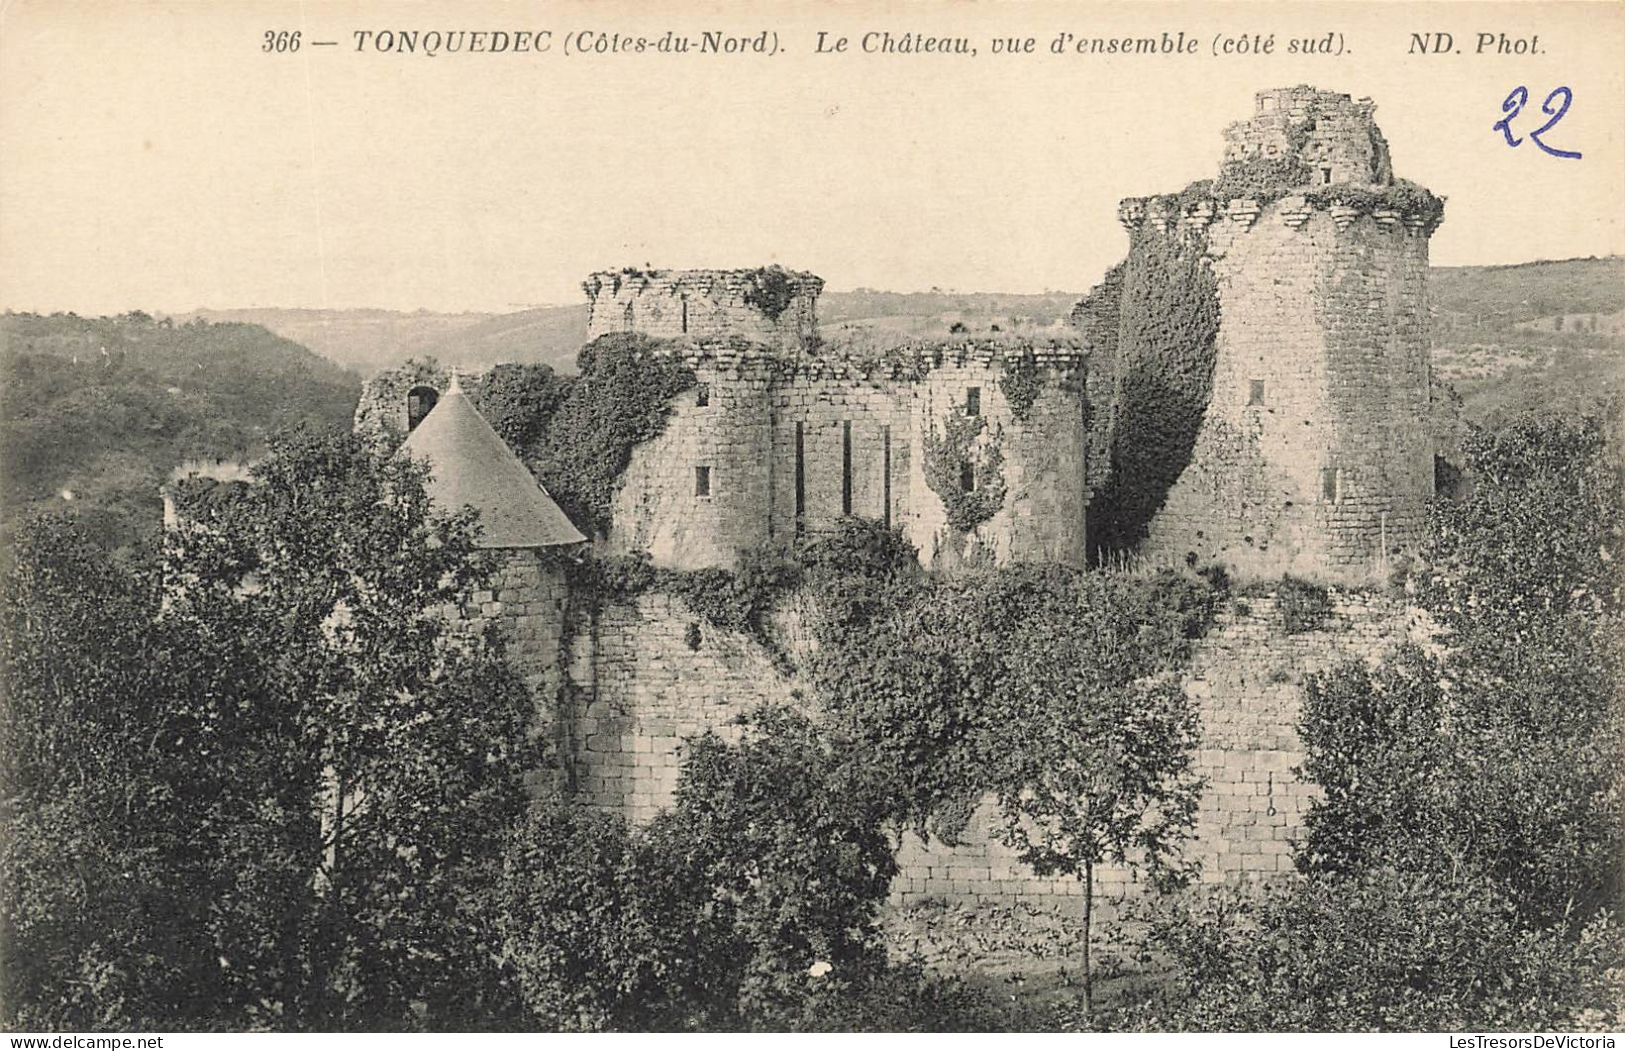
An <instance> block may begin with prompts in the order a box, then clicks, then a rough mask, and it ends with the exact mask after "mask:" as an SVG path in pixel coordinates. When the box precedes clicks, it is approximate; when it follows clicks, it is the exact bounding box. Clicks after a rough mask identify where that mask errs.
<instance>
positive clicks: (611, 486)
mask: <svg viewBox="0 0 1625 1051" xmlns="http://www.w3.org/2000/svg"><path fill="white" fill-rule="evenodd" d="M541 367H543V366H532V367H531V368H533V369H535V368H541ZM577 368H578V374H577V375H576V376H575V377H574V378H573V379H572V380H570V381H568V390H566V391H565V392H564V393H563V394H562V396H561V395H559V394H558V391H557V387H556V386H555V385H553V384H551V383H547V382H541V381H537V380H531V381H529V382H511V383H508V384H506V387H507V389H508V390H509V391H512V392H513V394H512V395H510V397H511V398H512V400H513V401H514V403H515V412H516V413H517V414H518V415H519V416H520V417H521V418H523V417H524V416H525V415H528V414H531V413H534V414H535V416H534V417H533V418H537V419H543V420H545V421H546V422H545V424H542V425H540V427H539V430H540V433H539V434H538V435H537V437H536V438H535V440H534V441H533V442H532V443H531V444H530V445H529V446H527V447H525V452H526V453H527V454H528V455H526V457H525V458H526V459H527V460H528V461H529V462H530V463H531V466H532V467H533V469H534V470H535V471H536V473H537V475H538V476H539V477H541V478H544V479H546V484H547V489H548V492H549V493H551V494H552V495H553V499H555V500H556V501H558V504H559V507H561V508H562V509H563V510H564V513H565V514H567V515H569V516H570V520H571V521H572V522H574V523H576V525H577V526H578V527H580V528H581V529H583V530H586V531H588V532H591V533H596V534H597V535H599V536H607V535H608V533H609V529H610V525H611V521H610V506H611V504H612V503H613V501H614V498H615V491H616V489H617V488H619V486H620V479H621V475H622V474H623V473H624V472H625V471H626V466H627V464H628V463H630V462H631V459H632V450H633V449H634V448H635V447H636V446H637V445H638V444H640V443H642V442H646V441H648V440H649V439H651V438H654V437H656V436H658V435H659V434H660V432H661V431H663V430H664V429H665V426H666V420H667V418H668V417H669V416H670V415H671V405H670V402H671V399H672V398H673V397H674V396H676V395H677V394H679V393H681V392H682V391H685V390H688V389H689V388H691V387H693V386H694V384H695V382H696V381H695V378H694V370H693V369H691V368H689V367H688V365H687V364H686V363H684V362H683V361H682V360H681V359H680V358H677V357H674V356H673V355H671V354H669V353H665V352H663V351H662V349H661V346H660V344H659V343H658V342H657V341H655V340H652V339H649V338H647V337H645V336H638V335H621V334H617V335H610V336H602V337H600V338H598V339H596V340H594V341H593V342H591V343H589V344H587V345H586V346H585V347H583V348H581V354H580V356H579V357H578V358H577ZM543 401H545V402H551V404H553V405H554V406H556V407H555V408H554V409H553V411H552V412H551V413H547V412H546V407H545V405H542V404H538V402H543Z"/></svg>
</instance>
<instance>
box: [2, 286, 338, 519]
mask: <svg viewBox="0 0 1625 1051" xmlns="http://www.w3.org/2000/svg"><path fill="white" fill-rule="evenodd" d="M0 390H3V392H4V393H3V399H4V400H3V402H0V534H5V535H9V533H10V530H11V529H12V528H14V527H15V525H16V524H17V522H18V521H20V520H21V519H22V518H23V517H24V516H26V515H28V514H30V513H32V512H35V511H41V510H66V509H69V508H72V509H74V510H76V511H78V512H79V514H80V516H81V518H82V519H83V520H84V521H85V522H86V524H87V525H88V526H89V527H90V528H91V529H92V530H93V531H94V532H95V533H96V534H97V535H99V536H100V537H101V538H102V539H103V540H105V541H107V542H109V543H110V544H115V545H116V544H122V543H128V542H130V541H131V540H133V539H134V538H135V537H136V536H138V535H139V534H140V533H142V532H143V531H145V530H146V529H149V528H151V527H155V526H156V525H157V524H158V522H159V521H160V515H161V503H160V501H159V497H158V487H159V485H160V484H161V483H162V482H163V480H164V479H165V478H166V477H167V476H168V474H169V472H170V471H171V470H172V469H173V468H174V467H175V466H176V465H177V464H179V463H181V462H182V461H184V460H188V459H215V458H236V457H245V456H252V455H253V454H254V453H255V452H256V451H257V450H258V448H259V447H260V445H261V444H262V442H263V440H264V438H265V435H266V434H267V433H269V432H270V431H271V430H273V429H275V428H277V427H280V426H284V425H290V424H296V423H307V424H312V425H317V426H330V425H331V426H348V425H349V423H350V420H351V418H352V416H353V414H354V411H355V402H356V397H357V395H358V394H359V391H360V378H359V377H357V376H356V375H355V374H354V373H350V372H347V371H345V370H343V369H341V368H339V367H338V366H336V365H334V364H333V363H332V362H330V361H327V360H325V359H323V358H321V357H319V356H317V355H315V354H313V353H311V352H310V351H309V350H306V349H305V348H304V347H301V346H299V345H298V344H295V343H292V342H290V341H289V340H286V339H283V338H282V337H280V336H276V335H273V334H272V333H270V332H268V331H266V330H265V329H263V328H260V327H259V326H256V325H247V324H237V323H230V324H206V323H201V322H200V323H196V324H187V325H170V324H168V323H167V322H163V321H154V320H152V319H150V318H147V317H145V316H144V315H131V316H126V317H121V318H80V317H76V316H73V315H64V314H58V315H53V316H51V317H40V316H37V315H32V314H9V313H8V314H5V315H3V316H0ZM64 494H71V497H69V496H65V495H64Z"/></svg>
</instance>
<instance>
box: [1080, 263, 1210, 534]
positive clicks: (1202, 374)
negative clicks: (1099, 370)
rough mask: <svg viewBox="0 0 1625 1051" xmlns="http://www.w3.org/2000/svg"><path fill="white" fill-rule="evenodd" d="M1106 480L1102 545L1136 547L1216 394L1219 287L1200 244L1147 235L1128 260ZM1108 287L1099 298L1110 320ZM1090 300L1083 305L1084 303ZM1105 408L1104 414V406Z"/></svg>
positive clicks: (1095, 517)
mask: <svg viewBox="0 0 1625 1051" xmlns="http://www.w3.org/2000/svg"><path fill="white" fill-rule="evenodd" d="M1118 296H1119V298H1120V315H1119V322H1118V330H1117V345H1116V359H1117V362H1116V370H1115V371H1116V383H1115V386H1114V390H1113V392H1112V402H1111V405H1110V407H1109V408H1108V409H1107V410H1106V411H1107V412H1108V414H1109V417H1110V419H1111V421H1112V424H1113V426H1112V427H1111V460H1110V470H1109V473H1108V475H1107V480H1106V482H1105V484H1104V486H1103V487H1102V489H1101V490H1100V492H1099V493H1098V494H1097V495H1096V496H1095V498H1094V499H1093V500H1092V501H1091V502H1090V505H1089V512H1090V514H1089V527H1088V528H1089V544H1090V547H1091V549H1093V550H1094V551H1096V552H1097V553H1098V552H1101V551H1106V552H1111V551H1120V550H1125V549H1127V548H1131V547H1132V546H1134V545H1135V544H1136V543H1138V542H1139V541H1140V540H1142V539H1144V537H1145V535H1146V528H1147V526H1148V525H1149V523H1150V521H1151V518H1152V516H1153V515H1155V514H1156V513H1157V511H1158V510H1160V509H1161V507H1162V504H1163V501H1164V500H1165V499H1166V498H1167V495H1168V490H1169V488H1170V487H1171V486H1172V485H1173V483H1174V481H1175V480H1176V479H1178V477H1179V475H1180V473H1181V472H1182V471H1184V469H1185V467H1186V465H1187V464H1189V463H1190V459H1191V451H1192V449H1193V448H1194V446H1195V443H1196V434H1197V431H1198V430H1199V429H1200V428H1201V425H1202V417H1203V415H1204V414H1205V413H1206V411H1207V405H1208V400H1209V398H1210V397H1211V395H1212V392H1213V363H1214V356H1215V340H1216V339H1217V337H1218V333H1219V290H1218V283H1217V281H1216V280H1215V279H1214V276H1213V272H1212V270H1211V269H1210V268H1209V266H1208V264H1207V262H1206V260H1204V259H1203V258H1202V254H1201V248H1200V245H1198V244H1196V243H1192V242H1188V241H1184V240H1180V239H1178V238H1170V237H1160V236H1155V235H1146V236H1142V237H1140V238H1138V239H1136V241H1135V243H1134V246H1133V248H1132V249H1131V250H1130V252H1129V256H1128V258H1127V260H1125V261H1124V263H1123V269H1122V279H1121V290H1120V292H1119V293H1118ZM1109 303H1110V295H1109V293H1108V294H1106V295H1102V296H1101V297H1100V303H1099V308H1098V313H1099V314H1100V315H1101V317H1100V318H1098V319H1094V320H1092V321H1091V323H1092V324H1095V325H1096V326H1097V327H1098V326H1100V325H1103V324H1104V320H1105V315H1106V314H1107V308H1108V307H1109ZM1080 306H1081V305H1080ZM1096 411H1099V410H1098V409H1097V410H1096Z"/></svg>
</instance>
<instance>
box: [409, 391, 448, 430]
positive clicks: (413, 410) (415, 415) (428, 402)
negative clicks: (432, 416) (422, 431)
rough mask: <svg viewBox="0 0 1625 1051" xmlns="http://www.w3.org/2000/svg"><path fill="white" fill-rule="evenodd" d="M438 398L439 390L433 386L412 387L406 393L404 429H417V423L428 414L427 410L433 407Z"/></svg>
mask: <svg viewBox="0 0 1625 1051" xmlns="http://www.w3.org/2000/svg"><path fill="white" fill-rule="evenodd" d="M439 400H440V392H439V391H437V390H435V389H434V388H433V387H413V388H412V390H411V391H410V392H409V393H408V394H407V395H406V429H407V430H409V431H414V430H417V426H418V424H420V423H422V422H423V417H425V416H427V415H429V410H430V409H432V408H434V406H435V403H436V402H438V401H439Z"/></svg>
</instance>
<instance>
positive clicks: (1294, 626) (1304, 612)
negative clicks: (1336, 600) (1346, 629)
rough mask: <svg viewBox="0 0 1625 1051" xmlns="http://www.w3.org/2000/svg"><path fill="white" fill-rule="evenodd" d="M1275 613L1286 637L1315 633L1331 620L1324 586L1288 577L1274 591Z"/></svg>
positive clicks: (1330, 608)
mask: <svg viewBox="0 0 1625 1051" xmlns="http://www.w3.org/2000/svg"><path fill="white" fill-rule="evenodd" d="M1275 612H1276V613H1278V614H1280V616H1281V630H1282V631H1284V632H1286V633H1287V634H1288V635H1297V634H1299V633H1300V632H1305V631H1314V630H1315V629H1316V628H1318V627H1320V626H1321V625H1322V624H1324V623H1325V622H1326V618H1327V617H1329V616H1331V612H1332V599H1331V595H1330V593H1328V592H1327V590H1326V588H1325V586H1324V585H1321V584H1317V583H1315V582H1314V581H1312V580H1304V579H1303V578H1302V577H1295V576H1293V575H1292V574H1290V573H1288V574H1287V575H1286V576H1283V577H1282V578H1281V583H1280V585H1279V586H1278V587H1277V588H1276V589H1275Z"/></svg>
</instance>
